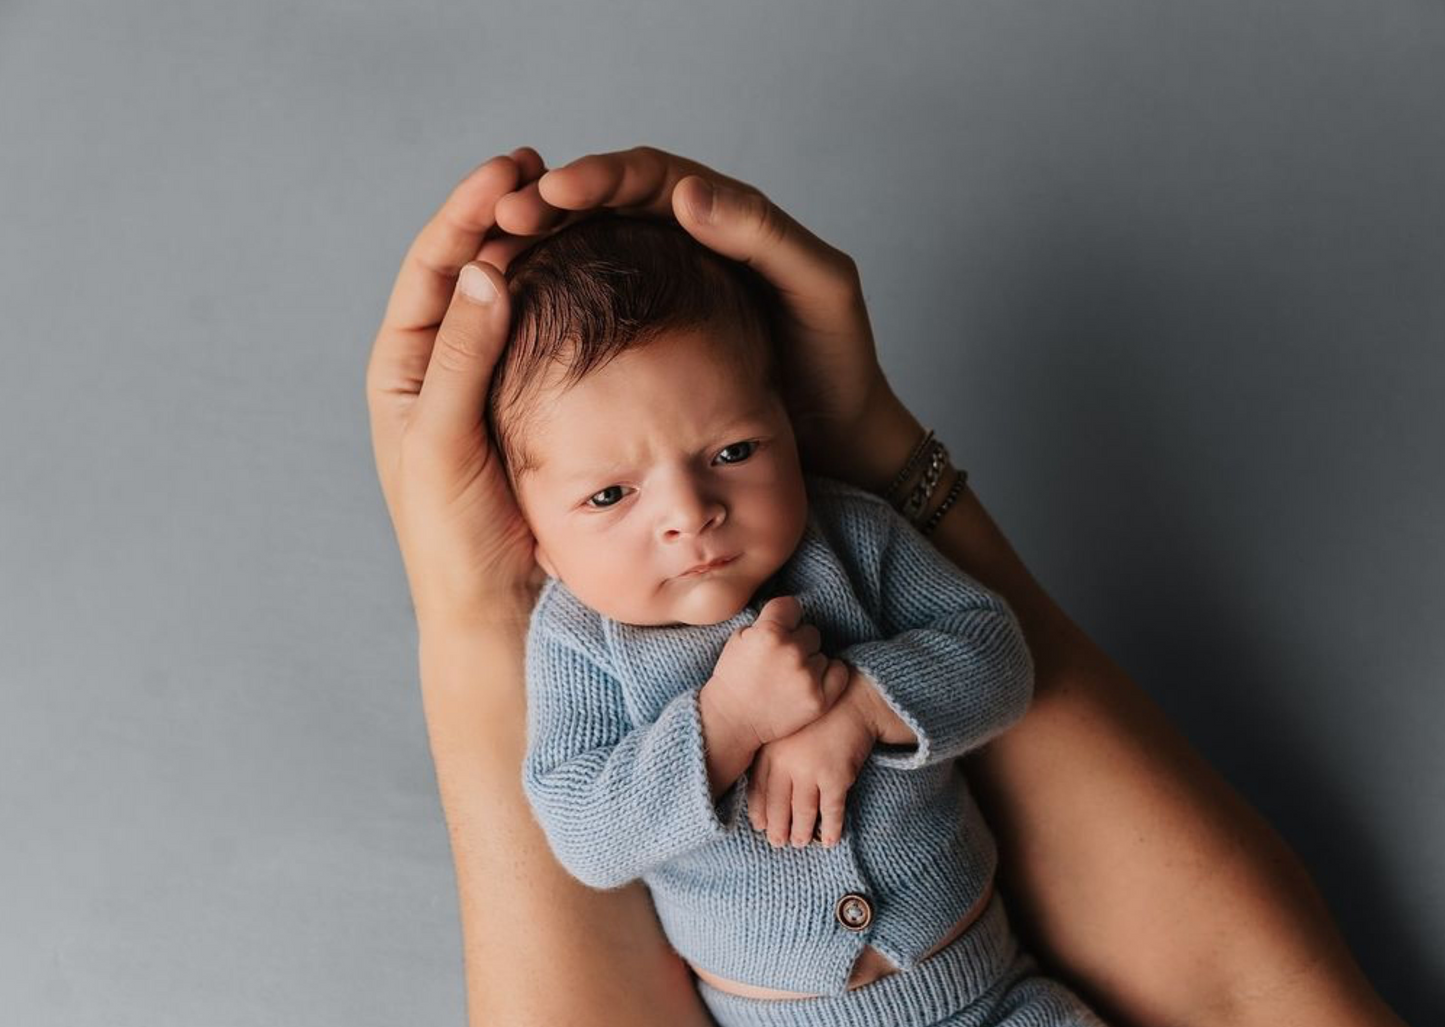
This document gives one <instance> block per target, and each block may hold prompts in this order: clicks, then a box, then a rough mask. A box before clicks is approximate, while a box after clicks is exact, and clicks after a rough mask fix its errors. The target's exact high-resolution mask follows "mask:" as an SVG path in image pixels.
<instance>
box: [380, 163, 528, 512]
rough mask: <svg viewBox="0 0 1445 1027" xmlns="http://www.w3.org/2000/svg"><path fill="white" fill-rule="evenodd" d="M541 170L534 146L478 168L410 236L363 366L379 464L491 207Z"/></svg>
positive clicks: (487, 228)
mask: <svg viewBox="0 0 1445 1027" xmlns="http://www.w3.org/2000/svg"><path fill="white" fill-rule="evenodd" d="M543 170H544V168H543V164H542V158H541V157H540V156H539V155H538V154H537V152H536V151H535V150H533V149H532V148H531V147H526V146H524V147H519V148H518V149H516V150H513V151H512V152H511V153H510V154H507V155H505V156H498V157H493V158H491V159H490V160H488V161H486V162H484V163H482V164H480V165H478V166H477V167H476V168H474V169H473V170H472V171H471V172H470V173H469V174H468V175H467V176H466V177H465V178H463V179H462V181H461V182H460V183H458V184H457V186H456V187H455V188H454V189H453V190H452V192H451V195H449V196H448V197H447V199H446V201H445V202H443V203H442V205H441V207H440V209H439V210H437V212H436V213H435V214H434V215H433V216H432V218H431V220H429V221H428V222H427V223H426V225H425V226H424V227H423V228H422V230H421V232H420V233H419V234H418V235H417V237H416V238H415V239H414V240H413V241H412V244H411V246H410V247H409V248H408V250H407V252H406V256H405V258H404V259H403V260H402V264H401V268H400V270H399V271H398V272H397V276H396V281H395V283H394V284H393V285H392V290H391V296H390V298H389V300H388V301H387V306H386V312H385V314H384V315H383V317H382V322H381V327H380V329H379V330H378V331H377V334H376V339H375V341H374V342H373V344H372V347H371V355H370V357H369V359H368V361H367V367H366V397H367V405H368V406H369V408H370V410H371V423H372V436H373V442H374V444H375V447H376V455H377V461H378V465H379V467H380V468H381V469H382V471H383V485H385V484H386V482H385V469H386V468H388V467H389V466H390V465H391V463H392V456H391V454H392V452H393V450H394V447H395V445H396V441H397V439H398V437H399V436H400V433H401V430H402V426H403V424H404V422H405V420H406V417H407V415H408V413H409V411H410V409H411V406H412V404H413V403H415V401H416V399H417V396H418V395H419V394H420V392H421V386H422V382H423V380H424V379H425V377H426V372H427V365H428V363H429V362H430V360H431V354H432V347H433V344H434V343H435V341H436V330H437V326H438V325H439V324H440V323H441V321H442V318H443V317H444V316H445V315H446V312H447V310H448V308H449V307H450V306H451V302H452V297H453V294H454V293H455V291H456V281H457V273H458V271H459V270H460V269H461V267H462V266H463V265H464V264H466V263H467V262H469V261H471V260H472V259H473V258H474V257H475V256H476V254H477V251H478V249H479V248H480V247H481V246H482V244H483V240H484V237H486V236H487V235H488V233H489V232H492V231H493V230H494V229H495V223H494V220H493V207H494V205H495V204H496V201H497V199H498V198H499V197H501V196H503V195H505V194H506V193H507V192H508V191H509V190H511V189H512V188H514V187H515V186H516V184H517V182H518V181H519V180H521V179H522V178H524V177H526V176H529V175H530V176H532V177H536V176H537V175H540V174H541V173H542V171H543Z"/></svg>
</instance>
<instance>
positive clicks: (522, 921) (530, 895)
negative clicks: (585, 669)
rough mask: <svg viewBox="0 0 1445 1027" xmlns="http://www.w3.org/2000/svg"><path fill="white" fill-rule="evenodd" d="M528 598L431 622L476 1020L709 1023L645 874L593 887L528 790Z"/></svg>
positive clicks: (432, 707) (424, 673)
mask: <svg viewBox="0 0 1445 1027" xmlns="http://www.w3.org/2000/svg"><path fill="white" fill-rule="evenodd" d="M525 623H526V612H525V608H524V607H523V606H521V605H519V606H518V607H517V609H516V610H514V611H512V613H511V614H510V615H506V614H501V613H498V612H497V611H494V612H493V615H491V616H488V617H486V618H477V619H475V620H472V621H470V622H449V623H445V624H443V623H438V622H432V623H427V624H423V625H421V627H420V629H419V633H420V647H419V648H420V654H419V655H420V665H421V682H422V698H423V705H424V709H425V713H426V719H427V731H428V735H429V737H430V742H431V751H432V758H433V760H434V762H435V765H436V775H437V785H438V788H439V791H440V794H441V801H442V808H443V811H444V813H445V816H446V822H447V828H448V832H449V835H450V838H451V847H452V856H453V860H454V862H455V866H456V874H457V889H458V893H459V897H460V907H461V918H462V939H463V947H464V959H465V970H466V985H467V1007H468V1013H469V1021H470V1022H471V1023H472V1024H474V1025H477V1027H481V1025H492V1024H503V1023H505V1024H509V1025H512V1024H515V1025H518V1027H533V1025H536V1027H542V1025H548V1027H550V1025H552V1024H557V1023H586V1024H589V1025H592V1024H616V1025H619V1027H622V1025H629V1027H630V1025H656V1027H671V1025H674V1024H680V1025H696V1027H708V1025H710V1024H711V1019H710V1018H709V1017H708V1016H707V1014H706V1012H705V1010H704V1009H703V1006H702V1003H701V1001H700V1000H699V999H698V997H697V993H696V991H695V989H694V986H693V984H692V979H691V976H690V974H689V971H688V969H687V966H686V964H684V963H683V962H682V961H681V960H680V959H679V958H678V957H677V955H676V954H675V953H674V952H673V951H672V950H671V948H670V947H669V946H668V945H667V942H666V940H665V938H664V937H663V935H662V932H661V930H660V928H659V927H658V925H657V920H656V917H655V914H654V913H653V909H652V903H651V900H650V898H649V896H648V894H647V891H646V889H645V888H644V887H643V886H642V885H640V884H632V885H629V886H628V887H625V888H621V889H617V890H614V891H596V890H593V889H589V888H587V887H585V886H584V885H582V884H581V883H580V882H578V881H576V880H575V879H574V878H572V877H571V876H570V875H569V874H568V873H567V872H566V871H565V870H564V869H563V868H562V867H561V865H560V864H558V863H557V861H556V859H555V857H554V856H553V855H552V852H551V850H550V849H549V848H548V846H547V841H546V836H545V835H544V834H543V833H542V829H541V827H540V826H539V825H538V824H537V822H536V820H535V819H534V818H533V816H532V813H531V809H530V807H529V806H528V805H527V802H526V797H525V795H524V793H523V791H522V784H521V763H522V756H523V752H524V749H525V743H526V733H525V731H526V689H525V686H524V678H523V673H524V659H525V644H524V637H525V636H524V629H525Z"/></svg>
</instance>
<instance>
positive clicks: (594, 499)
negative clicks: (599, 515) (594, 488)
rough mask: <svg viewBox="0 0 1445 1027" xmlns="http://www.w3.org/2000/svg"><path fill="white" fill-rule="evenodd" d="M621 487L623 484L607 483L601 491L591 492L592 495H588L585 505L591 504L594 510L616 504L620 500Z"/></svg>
mask: <svg viewBox="0 0 1445 1027" xmlns="http://www.w3.org/2000/svg"><path fill="white" fill-rule="evenodd" d="M622 488H623V486H621V485H608V486H607V487H606V488H605V489H603V490H602V491H601V492H594V493H592V495H590V496H588V497H587V505H588V506H591V507H592V508H593V509H595V510H602V509H606V508H607V507H609V506H616V505H617V504H618V503H620V502H622ZM599 497H611V498H601V499H600V500H599Z"/></svg>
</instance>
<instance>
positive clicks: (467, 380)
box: [413, 263, 509, 440]
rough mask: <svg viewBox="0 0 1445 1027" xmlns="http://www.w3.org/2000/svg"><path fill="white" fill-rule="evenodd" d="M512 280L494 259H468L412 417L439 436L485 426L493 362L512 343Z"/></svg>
mask: <svg viewBox="0 0 1445 1027" xmlns="http://www.w3.org/2000/svg"><path fill="white" fill-rule="evenodd" d="M507 305H508V298H507V283H506V280H505V279H504V278H503V277H502V273H501V272H500V271H498V270H497V269H496V268H494V267H492V266H491V265H489V264H483V263H474V264H467V265H466V266H465V267H463V268H462V270H461V276H460V278H459V279H458V282H457V288H456V295H455V297H454V298H453V300H452V304H451V306H450V307H449V308H448V309H447V312H446V316H445V317H443V318H442V323H441V326H440V327H439V328H438V329H437V333H436V344H435V346H433V347H432V353H431V360H430V361H429V362H428V364H427V369H426V379H425V380H424V381H423V382H422V387H421V395H420V396H419V397H418V398H417V403H416V410H415V413H414V415H413V423H415V424H416V426H417V428H418V429H419V430H421V431H423V432H424V433H426V434H427V435H428V436H430V437H431V438H434V439H440V440H445V439H452V438H458V437H462V436H470V435H472V434H474V433H475V432H477V431H478V430H479V429H482V426H483V420H482V407H483V404H484V403H485V401H486V395H487V386H488V383H489V382H490V381H491V377H492V368H493V367H494V366H495V365H496V362H497V357H498V356H499V355H500V354H501V351H502V347H503V346H505V345H506V343H507V329H508V316H509V315H508V312H507V311H508V306H507Z"/></svg>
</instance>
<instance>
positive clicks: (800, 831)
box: [792, 782, 818, 849]
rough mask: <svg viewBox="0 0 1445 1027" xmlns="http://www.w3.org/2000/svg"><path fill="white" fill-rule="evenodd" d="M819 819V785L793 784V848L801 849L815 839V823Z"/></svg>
mask: <svg viewBox="0 0 1445 1027" xmlns="http://www.w3.org/2000/svg"><path fill="white" fill-rule="evenodd" d="M817 820H818V786H817V785H815V784H805V783H802V782H795V783H794V784H793V830H792V841H793V848H795V849H801V848H803V847H804V846H806V845H807V844H808V843H809V842H810V841H812V840H813V825H814V824H815V823H816V822H817Z"/></svg>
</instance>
